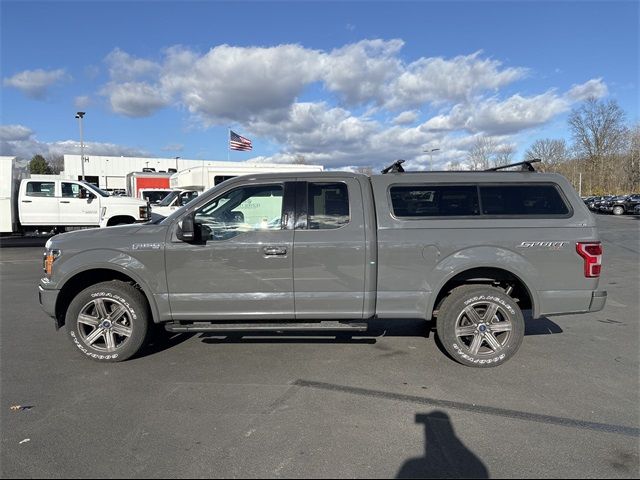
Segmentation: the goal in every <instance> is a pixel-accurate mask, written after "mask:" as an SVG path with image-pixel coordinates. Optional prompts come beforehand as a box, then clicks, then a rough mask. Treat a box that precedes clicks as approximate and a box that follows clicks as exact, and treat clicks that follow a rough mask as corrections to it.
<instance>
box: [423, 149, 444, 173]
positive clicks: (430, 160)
mask: <svg viewBox="0 0 640 480" xmlns="http://www.w3.org/2000/svg"><path fill="white" fill-rule="evenodd" d="M439 150H440V149H439V148H432V149H431V150H423V151H422V153H428V154H429V171H430V172H431V171H432V170H433V152H437V151H439Z"/></svg>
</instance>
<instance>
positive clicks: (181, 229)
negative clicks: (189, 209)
mask: <svg viewBox="0 0 640 480" xmlns="http://www.w3.org/2000/svg"><path fill="white" fill-rule="evenodd" d="M176 236H177V237H178V240H182V241H183V242H187V243H189V242H193V240H194V239H195V225H194V223H193V215H187V216H186V217H184V218H183V219H182V221H181V222H180V224H179V226H178V231H177V232H176Z"/></svg>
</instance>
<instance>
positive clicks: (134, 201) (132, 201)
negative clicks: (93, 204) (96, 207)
mask: <svg viewBox="0 0 640 480" xmlns="http://www.w3.org/2000/svg"><path fill="white" fill-rule="evenodd" d="M102 200H103V202H104V205H105V206H109V205H146V204H147V202H146V200H140V199H139V198H131V197H104V198H103V199H102Z"/></svg>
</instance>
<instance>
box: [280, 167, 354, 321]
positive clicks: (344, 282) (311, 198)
mask: <svg viewBox="0 0 640 480" xmlns="http://www.w3.org/2000/svg"><path fill="white" fill-rule="evenodd" d="M296 189H297V192H296V222H295V237H294V254H293V264H294V291H295V310H296V319H298V320H305V319H322V318H340V319H360V318H362V315H363V306H364V291H365V271H366V265H365V263H366V248H365V247H366V245H365V241H366V238H365V219H364V211H363V208H362V193H361V190H360V185H359V183H358V182H357V180H355V179H354V178H345V179H341V178H335V179H334V178H332V179H330V180H329V179H328V180H326V181H318V180H312V179H309V181H307V182H298V184H297V188H296Z"/></svg>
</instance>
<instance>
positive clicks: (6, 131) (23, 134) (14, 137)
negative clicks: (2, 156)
mask: <svg viewBox="0 0 640 480" xmlns="http://www.w3.org/2000/svg"><path fill="white" fill-rule="evenodd" d="M31 135H33V130H31V129H30V128H27V127H25V126H24V125H0V140H3V141H21V140H27V139H28V138H29V137H31Z"/></svg>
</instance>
